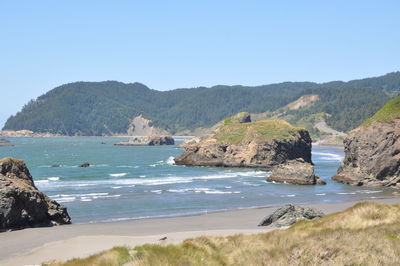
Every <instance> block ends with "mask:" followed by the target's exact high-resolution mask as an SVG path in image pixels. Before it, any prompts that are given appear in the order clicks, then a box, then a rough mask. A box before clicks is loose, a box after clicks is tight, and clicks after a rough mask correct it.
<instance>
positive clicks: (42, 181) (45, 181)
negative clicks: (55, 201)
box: [34, 179, 49, 183]
mask: <svg viewBox="0 0 400 266" xmlns="http://www.w3.org/2000/svg"><path fill="white" fill-rule="evenodd" d="M34 182H35V183H48V182H49V180H47V179H39V180H34Z"/></svg>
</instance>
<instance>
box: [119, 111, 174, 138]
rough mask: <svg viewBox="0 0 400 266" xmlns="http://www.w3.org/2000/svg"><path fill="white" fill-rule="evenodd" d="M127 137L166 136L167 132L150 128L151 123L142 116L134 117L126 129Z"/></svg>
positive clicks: (153, 127)
mask: <svg viewBox="0 0 400 266" xmlns="http://www.w3.org/2000/svg"><path fill="white" fill-rule="evenodd" d="M127 133H128V135H129V136H166V135H170V134H169V132H168V131H166V130H164V129H161V128H158V127H155V126H152V121H151V120H149V119H146V118H144V117H143V116H142V115H139V116H136V117H135V118H134V119H133V120H132V122H131V124H130V125H129V128H128V132H127Z"/></svg>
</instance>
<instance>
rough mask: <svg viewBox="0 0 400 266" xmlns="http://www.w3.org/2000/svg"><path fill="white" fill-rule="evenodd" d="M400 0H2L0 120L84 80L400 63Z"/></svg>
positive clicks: (187, 78) (277, 78)
mask: <svg viewBox="0 0 400 266" xmlns="http://www.w3.org/2000/svg"><path fill="white" fill-rule="evenodd" d="M399 14H400V1H385V0H383V1H349V0H346V1H337V0H335V1H323V0H319V1H306V0H304V1H294V0H293V1H234V0H230V1H216V0H214V1H99V0H97V1H88V0H85V1H72V0H68V1H54V0H51V1H40V0H38V1H31V0H27V1H18V0H15V1H1V2H0V36H1V37H0V38H1V39H0V92H1V99H2V100H1V105H0V127H1V126H2V125H3V123H4V122H5V120H6V119H7V118H8V117H9V116H10V115H11V114H14V113H16V112H17V111H18V110H20V109H21V107H22V106H23V105H24V104H25V103H26V102H28V101H29V100H30V99H34V98H36V97H38V96H39V95H41V94H43V93H45V92H47V91H48V90H50V89H52V88H54V87H56V86H58V85H61V84H64V83H68V82H74V81H103V80H119V81H123V82H135V81H138V82H142V83H144V84H146V85H147V86H149V87H150V88H152V89H157V90H170V89H174V88H182V87H197V86H212V85H216V84H228V85H232V84H243V85H259V84H268V83H274V82H281V81H305V80H306V81H317V82H324V81H330V80H349V79H356V78H363V77H368V76H377V75H382V74H385V73H387V72H392V71H397V70H400V16H399Z"/></svg>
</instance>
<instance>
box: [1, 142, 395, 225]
mask: <svg viewBox="0 0 400 266" xmlns="http://www.w3.org/2000/svg"><path fill="white" fill-rule="evenodd" d="M9 140H11V144H14V145H15V146H13V147H11V146H10V147H0V157H6V156H11V157H14V158H18V159H22V160H24V161H25V163H26V164H27V166H28V168H29V170H30V172H31V174H32V176H33V178H34V181H35V184H36V186H37V187H38V188H39V189H40V190H41V191H43V192H44V193H46V194H47V195H48V196H49V197H50V198H52V199H55V200H56V201H58V202H59V203H62V204H64V205H65V206H66V207H67V208H68V212H69V214H70V216H71V218H72V222H73V223H95V222H113V221H125V220H132V219H145V218H161V217H174V216H185V215H194V214H200V213H205V212H215V211H226V210H233V209H241V208H254V207H261V206H277V205H282V204H287V203H296V204H311V203H335V202H342V201H350V200H362V199H363V200H368V199H372V198H383V197H390V196H391V193H392V192H393V191H394V190H392V189H389V188H377V187H376V188H375V187H374V188H368V187H354V186H349V185H344V184H339V183H336V182H333V181H332V180H331V179H330V177H331V176H332V175H333V174H334V173H335V171H336V170H337V168H338V167H339V166H340V164H341V161H342V159H343V157H344V153H343V149H342V148H340V147H323V146H315V147H313V150H312V160H313V162H314V164H315V172H316V174H317V175H319V176H320V177H322V178H324V179H325V181H326V182H327V184H326V185H325V186H299V185H291V184H277V183H269V182H266V181H265V178H266V176H267V174H268V173H267V172H265V171H263V170H262V169H242V168H240V169H239V168H207V167H185V166H176V165H174V164H173V158H174V157H175V156H178V155H179V154H180V153H181V152H182V151H183V150H182V149H179V148H176V146H114V143H117V142H119V141H121V140H123V138H111V137H82V138H80V137H65V138H63V137H60V138H9ZM181 141H182V140H179V139H176V143H177V144H179V143H180V142H181ZM84 162H89V163H90V164H91V166H90V167H88V168H79V167H77V166H78V165H80V164H82V163H84ZM52 165H60V167H52Z"/></svg>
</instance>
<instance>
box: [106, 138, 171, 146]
mask: <svg viewBox="0 0 400 266" xmlns="http://www.w3.org/2000/svg"><path fill="white" fill-rule="evenodd" d="M174 144H175V141H174V139H173V138H172V137H170V136H136V137H132V138H130V139H128V140H127V141H121V142H118V143H116V144H114V145H117V146H159V145H174Z"/></svg>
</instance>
